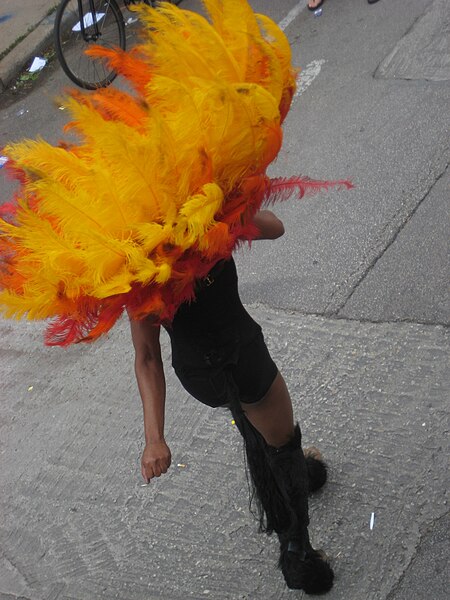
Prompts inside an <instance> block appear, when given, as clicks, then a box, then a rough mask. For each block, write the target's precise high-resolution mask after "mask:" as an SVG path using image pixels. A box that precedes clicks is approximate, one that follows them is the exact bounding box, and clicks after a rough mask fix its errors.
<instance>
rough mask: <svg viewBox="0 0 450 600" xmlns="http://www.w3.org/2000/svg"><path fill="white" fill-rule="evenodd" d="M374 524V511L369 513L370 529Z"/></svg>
mask: <svg viewBox="0 0 450 600" xmlns="http://www.w3.org/2000/svg"><path fill="white" fill-rule="evenodd" d="M374 525H375V513H374V512H373V513H372V514H371V515H370V523H369V527H370V530H371V531H372V529H373V526H374Z"/></svg>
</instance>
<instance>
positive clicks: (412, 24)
mask: <svg viewBox="0 0 450 600" xmlns="http://www.w3.org/2000/svg"><path fill="white" fill-rule="evenodd" d="M429 8H430V7H429V6H428V7H427V8H426V10H425V11H424V12H423V13H422V14H420V15H419V16H418V17H416V18H415V19H414V21H413V22H412V23H411V25H410V26H409V27H408V29H407V30H406V31H405V33H404V34H403V35H402V36H401V37H400V38H399V39H398V40H397V41H396V42H395V44H394V45H393V47H392V48H391V49H390V50H389V52H388V53H387V54H386V56H385V57H384V58H382V59H381V60H380V62H379V63H378V65H377V66H376V67H375V70H374V72H373V73H372V79H384V77H382V76H381V75H378V71H379V69H380V66H381V65H382V64H383V63H384V61H385V60H386V58H387V57H388V56H390V55H391V53H392V52H393V50H394V49H395V48H396V47H397V46H398V44H399V43H400V42H401V40H403V39H404V38H405V36H407V35H408V34H409V33H411V31H412V30H413V29H414V27H415V26H416V25H417V23H418V22H419V21H420V19H422V17H423V16H424V14H425V12H426V11H427V10H429ZM399 79H402V78H401V77H399Z"/></svg>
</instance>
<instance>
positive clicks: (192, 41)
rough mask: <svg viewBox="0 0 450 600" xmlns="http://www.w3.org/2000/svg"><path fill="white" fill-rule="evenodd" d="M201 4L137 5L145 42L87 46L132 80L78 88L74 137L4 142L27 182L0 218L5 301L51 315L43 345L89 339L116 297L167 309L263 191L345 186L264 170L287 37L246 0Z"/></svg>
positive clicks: (230, 242) (32, 314)
mask: <svg viewBox="0 0 450 600" xmlns="http://www.w3.org/2000/svg"><path fill="white" fill-rule="evenodd" d="M204 5H205V7H206V9H207V11H208V13H209V16H210V19H211V23H210V22H208V21H207V20H206V19H204V18H203V17H201V16H200V15H198V14H195V13H193V12H189V11H185V10H181V9H179V8H177V7H176V6H173V5H171V4H167V3H163V4H161V5H160V6H159V7H158V8H157V9H156V10H155V9H152V8H150V7H147V6H141V7H140V8H139V11H140V16H141V19H142V21H143V23H144V25H145V30H144V31H145V37H144V38H143V40H142V42H141V44H140V45H139V46H137V47H136V48H134V49H133V50H132V51H130V52H124V51H121V50H119V49H115V50H106V49H104V48H100V47H97V48H94V49H92V50H91V51H90V52H91V53H93V54H95V55H96V56H102V57H106V58H107V59H108V60H109V61H110V62H111V64H112V65H113V66H114V68H115V69H116V70H117V71H118V72H119V73H120V74H122V75H123V76H124V77H125V78H126V79H127V80H128V81H129V83H130V84H131V86H132V88H133V89H134V92H133V93H125V92H121V91H119V90H116V89H112V88H109V89H100V90H97V91H95V92H93V93H91V94H87V93H84V94H81V93H79V92H73V93H72V94H71V97H70V98H69V99H68V100H67V107H68V108H69V109H70V112H71V114H72V118H73V120H72V122H71V123H70V124H69V125H68V127H71V128H72V129H74V130H75V132H76V134H77V135H78V137H79V140H80V141H79V143H77V144H72V145H67V144H64V145H60V146H59V147H55V146H52V145H50V144H48V143H46V142H44V141H42V140H38V141H30V140H26V141H23V142H21V143H18V144H12V145H10V146H8V147H7V148H5V149H4V151H3V152H4V154H6V156H8V157H9V159H10V161H9V168H10V170H12V171H13V172H14V174H15V176H16V177H17V178H19V179H20V181H21V188H20V191H19V192H18V194H17V195H16V199H15V202H14V204H8V205H4V207H3V210H2V213H3V219H0V252H1V254H0V257H1V258H0V310H1V311H2V312H3V313H4V314H5V315H6V316H8V317H13V316H14V317H17V318H20V317H23V316H27V317H28V318H30V319H46V318H53V322H52V323H51V324H50V325H49V327H48V329H47V334H46V343H47V344H49V345H68V344H71V343H74V342H79V341H85V340H94V339H96V338H97V337H98V336H99V335H101V334H102V333H104V332H106V331H108V330H109V329H110V328H111V327H112V326H113V324H114V323H115V322H116V320H117V319H118V317H119V316H120V315H121V314H122V312H123V310H124V309H125V308H126V309H127V310H128V312H129V314H130V316H131V317H132V318H136V319H139V318H142V317H144V316H147V315H152V316H153V317H154V319H155V321H157V322H167V321H170V320H171V318H172V317H173V315H174V313H175V311H176V310H177V308H178V307H179V306H180V304H181V303H182V302H184V301H187V300H190V299H192V297H193V294H194V285H195V280H196V278H199V277H204V276H205V275H206V274H207V273H208V271H209V270H210V269H211V267H212V266H213V265H214V264H215V263H216V262H217V261H218V260H221V259H223V258H227V257H229V256H230V255H231V252H232V250H233V248H234V247H235V246H236V244H237V243H239V240H251V239H252V238H254V237H255V236H256V234H257V231H256V230H255V227H254V225H253V224H252V218H253V216H254V214H255V212H256V211H257V210H259V208H260V207H261V205H262V204H263V203H264V202H267V201H271V200H276V199H284V198H285V197H287V196H289V195H292V194H293V193H296V194H297V195H298V196H299V197H301V196H303V194H304V193H305V191H308V190H315V189H323V188H326V187H329V186H330V185H335V184H344V185H346V186H347V187H349V184H348V183H347V182H312V181H310V180H308V179H306V178H297V179H296V178H292V179H289V180H286V181H281V180H270V179H269V178H268V177H267V175H266V169H267V167H268V165H269V164H270V163H271V162H272V161H273V160H274V159H275V157H276V156H277V154H278V151H279V149H280V147H281V142H282V131H281V124H282V121H283V119H284V117H285V116H286V113H287V111H288V110H289V106H290V103H291V100H292V97H293V93H294V90H295V71H294V70H293V68H292V66H291V55H290V48H289V44H288V42H287V39H286V38H285V36H284V34H283V33H282V32H281V30H280V29H279V28H278V27H277V26H276V25H275V24H274V23H273V22H272V21H271V20H270V19H268V18H267V17H265V16H262V15H255V14H254V13H253V11H252V10H251V8H250V6H249V5H248V3H247V1H246V0H223V1H222V0H204Z"/></svg>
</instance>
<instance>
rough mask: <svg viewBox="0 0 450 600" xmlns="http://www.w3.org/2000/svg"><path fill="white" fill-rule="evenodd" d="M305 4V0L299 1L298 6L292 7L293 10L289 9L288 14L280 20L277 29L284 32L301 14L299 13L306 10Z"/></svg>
mask: <svg viewBox="0 0 450 600" xmlns="http://www.w3.org/2000/svg"><path fill="white" fill-rule="evenodd" d="M307 4H308V2H307V0H300V2H299V3H298V4H296V5H295V6H294V8H291V10H290V11H289V12H288V14H287V15H286V16H285V17H284V19H282V20H281V21H280V22H279V23H278V27H279V28H280V29H281V31H284V30H285V29H286V27H287V26H288V25H290V24H291V23H292V21H293V20H294V19H295V18H297V17H298V15H299V14H300V13H301V11H302V10H303V9H304V8H306V5H307Z"/></svg>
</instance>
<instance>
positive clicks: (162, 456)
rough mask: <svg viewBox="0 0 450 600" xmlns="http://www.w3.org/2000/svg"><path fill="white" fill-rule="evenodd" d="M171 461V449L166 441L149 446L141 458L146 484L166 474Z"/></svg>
mask: <svg viewBox="0 0 450 600" xmlns="http://www.w3.org/2000/svg"><path fill="white" fill-rule="evenodd" d="M171 461H172V456H171V454H170V448H169V446H168V445H167V444H166V442H165V441H164V440H162V441H160V442H153V443H149V444H147V445H146V446H145V448H144V451H143V453H142V458H141V471H142V477H143V478H144V479H145V481H146V483H149V482H150V479H153V477H160V475H161V474H162V473H166V472H167V469H168V468H169V467H170V463H171Z"/></svg>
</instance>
